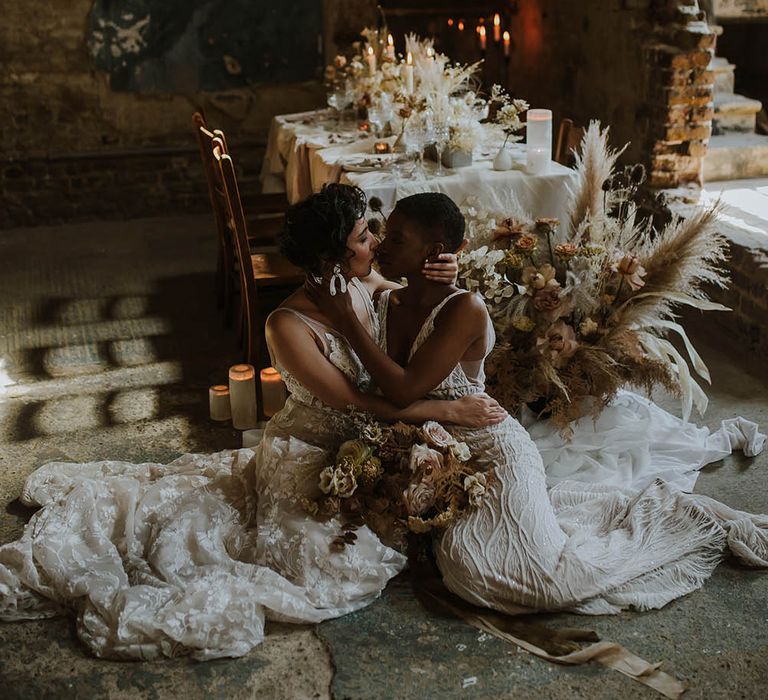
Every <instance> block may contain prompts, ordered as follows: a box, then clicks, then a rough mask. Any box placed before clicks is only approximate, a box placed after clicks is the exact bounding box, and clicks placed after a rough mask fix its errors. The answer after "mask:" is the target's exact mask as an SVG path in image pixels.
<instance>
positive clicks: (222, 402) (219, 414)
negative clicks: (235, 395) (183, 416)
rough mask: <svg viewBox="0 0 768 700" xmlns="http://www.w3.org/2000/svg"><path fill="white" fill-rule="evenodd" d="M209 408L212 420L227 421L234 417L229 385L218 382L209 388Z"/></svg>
mask: <svg viewBox="0 0 768 700" xmlns="http://www.w3.org/2000/svg"><path fill="white" fill-rule="evenodd" d="M208 410H209V412H210V414H211V420H217V421H225V420H229V419H230V418H231V417H232V409H231V407H230V405H229V387H228V386H226V385H224V384H217V385H216V386H212V387H211V388H210V389H208Z"/></svg>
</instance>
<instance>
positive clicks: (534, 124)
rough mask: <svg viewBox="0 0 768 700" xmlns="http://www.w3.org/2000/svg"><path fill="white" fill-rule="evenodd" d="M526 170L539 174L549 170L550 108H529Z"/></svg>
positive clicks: (550, 140) (550, 143) (550, 141)
mask: <svg viewBox="0 0 768 700" xmlns="http://www.w3.org/2000/svg"><path fill="white" fill-rule="evenodd" d="M525 142H526V151H527V165H528V168H527V169H528V172H529V173H532V174H534V175H541V174H543V173H546V172H547V171H548V170H549V163H550V161H551V160H552V110H551V109H529V110H528V120H527V122H526V135H525Z"/></svg>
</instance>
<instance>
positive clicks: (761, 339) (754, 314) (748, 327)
mask: <svg viewBox="0 0 768 700" xmlns="http://www.w3.org/2000/svg"><path fill="white" fill-rule="evenodd" d="M729 268H730V272H731V284H730V285H729V287H728V289H726V290H719V289H718V290H711V297H712V299H713V300H714V301H717V302H719V303H721V304H724V305H725V306H727V307H729V308H730V309H732V310H731V311H730V312H728V313H716V314H712V316H713V317H715V318H716V319H717V323H718V324H719V325H721V326H722V327H724V328H725V329H726V330H727V331H729V332H730V333H731V334H733V335H735V336H736V338H738V341H739V342H740V343H741V344H742V345H744V346H746V348H747V349H748V350H750V351H752V352H753V353H755V354H756V355H757V356H758V357H761V358H763V359H764V358H765V357H766V356H768V252H766V250H765V248H763V249H759V248H753V247H750V246H748V245H744V244H742V243H738V242H735V241H732V242H731V244H730V263H729Z"/></svg>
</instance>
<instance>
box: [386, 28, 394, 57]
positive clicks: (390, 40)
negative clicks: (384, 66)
mask: <svg viewBox="0 0 768 700" xmlns="http://www.w3.org/2000/svg"><path fill="white" fill-rule="evenodd" d="M387 56H388V57H389V58H390V59H391V60H392V61H394V60H395V40H394V39H393V38H392V35H391V34H387Z"/></svg>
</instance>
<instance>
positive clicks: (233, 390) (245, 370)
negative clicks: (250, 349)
mask: <svg viewBox="0 0 768 700" xmlns="http://www.w3.org/2000/svg"><path fill="white" fill-rule="evenodd" d="M229 396H230V404H231V407H232V425H233V427H234V428H235V429H237V430H248V429H249V428H255V427H256V424H257V423H258V410H257V406H256V371H255V370H254V369H253V367H252V366H251V365H233V366H232V367H230V368H229Z"/></svg>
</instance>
